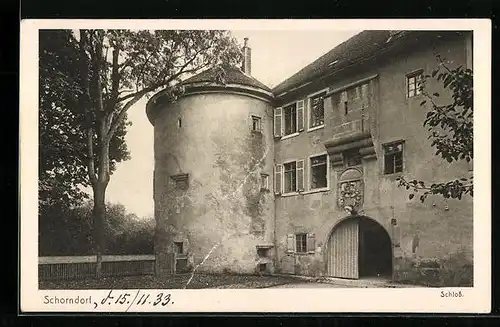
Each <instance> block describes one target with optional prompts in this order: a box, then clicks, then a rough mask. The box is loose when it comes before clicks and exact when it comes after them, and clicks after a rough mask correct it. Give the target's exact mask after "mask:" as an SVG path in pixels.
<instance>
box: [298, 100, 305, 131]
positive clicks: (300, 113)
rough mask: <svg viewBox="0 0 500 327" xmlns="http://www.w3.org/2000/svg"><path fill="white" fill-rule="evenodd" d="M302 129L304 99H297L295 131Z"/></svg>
mask: <svg viewBox="0 0 500 327" xmlns="http://www.w3.org/2000/svg"><path fill="white" fill-rule="evenodd" d="M303 130H304V100H299V101H297V131H299V132H302V131H303Z"/></svg>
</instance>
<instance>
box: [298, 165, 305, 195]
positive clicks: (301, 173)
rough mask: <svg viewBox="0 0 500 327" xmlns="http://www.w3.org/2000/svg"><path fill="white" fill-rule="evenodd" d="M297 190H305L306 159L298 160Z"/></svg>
mask: <svg viewBox="0 0 500 327" xmlns="http://www.w3.org/2000/svg"><path fill="white" fill-rule="evenodd" d="M296 167H297V170H296V171H297V191H303V190H304V160H299V161H297V164H296Z"/></svg>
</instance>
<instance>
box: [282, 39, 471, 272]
mask: <svg viewBox="0 0 500 327" xmlns="http://www.w3.org/2000/svg"><path fill="white" fill-rule="evenodd" d="M433 50H436V51H437V52H438V53H440V54H441V55H442V56H443V57H445V58H446V59H447V60H448V63H449V65H450V66H452V67H453V66H457V65H460V64H463V65H466V64H468V65H470V52H468V51H466V43H465V41H464V40H454V41H452V42H442V43H440V44H436V46H435V48H434V49H432V48H431V47H429V48H427V49H425V50H421V51H414V52H412V53H409V54H404V55H400V56H397V57H391V58H390V60H388V61H387V62H385V63H384V64H381V65H379V66H377V67H372V68H371V70H370V69H368V70H366V71H364V72H362V73H359V74H357V75H355V76H350V77H346V78H344V79H342V80H341V81H333V82H332V83H330V84H329V85H323V86H321V87H318V88H317V89H316V91H317V90H320V89H321V88H323V87H325V86H328V87H329V88H330V90H332V89H337V88H340V87H343V86H344V85H347V84H349V83H352V82H355V81H358V80H361V79H363V78H366V77H369V76H374V75H377V77H376V78H375V79H374V80H372V82H371V94H372V101H371V104H370V106H369V108H367V110H366V114H367V115H368V116H369V121H368V124H367V128H369V129H370V131H371V135H372V139H373V142H374V148H375V152H376V159H370V160H364V161H363V175H364V183H365V188H364V205H363V211H364V215H366V216H368V217H370V218H372V219H374V220H375V221H377V222H378V223H380V224H381V225H382V226H383V227H384V228H385V229H386V230H387V232H388V234H389V235H390V236H391V238H392V240H393V242H394V243H398V244H400V247H396V248H395V249H394V256H395V260H394V270H395V276H394V277H395V278H396V279H404V278H400V277H401V276H399V275H398V271H402V270H403V268H402V265H403V262H404V261H405V260H406V261H408V260H413V259H415V260H417V259H418V260H422V259H432V258H438V259H442V260H445V259H446V258H447V256H448V255H449V254H450V253H459V252H460V253H464V255H463V257H464V258H465V259H464V260H465V261H466V262H471V261H472V244H473V243H472V199H471V198H470V197H468V196H466V197H465V198H464V199H462V200H461V201H458V200H446V201H445V200H444V199H443V198H442V197H437V196H436V197H429V198H428V199H427V200H426V202H425V203H423V204H422V203H420V201H419V200H418V195H417V196H416V197H415V198H414V199H413V200H409V199H408V195H409V192H407V191H406V190H404V189H402V188H398V187H397V181H396V178H397V177H398V176H399V175H401V174H393V175H390V176H389V175H384V174H383V150H382V145H383V144H384V143H387V142H392V141H398V140H404V142H405V147H404V171H403V175H404V176H405V177H407V178H410V179H417V180H424V181H430V182H432V181H446V180H448V179H452V178H457V177H468V176H469V174H471V173H472V172H471V171H470V170H469V168H470V167H469V165H467V164H462V163H451V164H449V163H447V162H446V161H444V160H442V159H441V158H440V157H437V156H435V154H434V153H435V150H434V149H433V148H431V146H430V141H429V140H428V139H427V136H428V134H427V131H426V129H425V128H424V127H423V126H422V124H423V121H424V118H425V114H426V109H424V108H422V107H421V106H420V103H421V102H422V101H423V98H422V96H416V97H414V98H410V99H407V98H406V95H405V88H406V74H408V73H410V72H413V71H415V70H418V69H424V71H425V73H430V72H431V71H432V70H433V69H434V68H435V67H436V66H437V61H436V58H435V56H434V53H433ZM428 87H429V88H430V89H433V90H435V91H436V92H439V93H441V97H442V98H443V100H444V101H449V98H448V97H447V96H446V94H444V92H443V90H442V89H441V87H440V85H438V84H436V83H429V84H428ZM313 92H314V90H311V93H313ZM306 96H307V95H306V94H304V95H303V96H301V97H302V98H305V97H306ZM301 97H299V98H301ZM299 98H298V99H299ZM331 99H333V98H330V99H327V100H326V101H325V127H324V128H322V129H319V130H314V131H303V132H301V133H300V134H299V135H298V136H296V137H292V138H290V139H286V140H275V161H276V163H282V162H284V161H286V160H290V159H304V160H307V158H308V156H310V155H313V154H316V153H321V152H324V151H325V147H324V145H323V142H324V141H326V140H328V139H331V138H332V135H333V133H334V128H335V125H338V122H339V120H341V116H342V115H343V114H342V113H339V110H340V109H339V108H338V107H336V106H335V105H334V104H333V103H332V101H333V100H331ZM357 119H359V117H358V118H357ZM307 169H308V167H307V166H306V176H308V170H307ZM339 169H342V168H341V167H340V168H337V167H330V176H329V183H330V185H329V190H328V191H324V192H316V193H308V190H307V187H306V192H304V193H303V194H298V195H292V196H281V197H276V221H277V223H276V242H277V243H276V246H277V268H278V269H279V270H282V271H283V270H290V267H292V266H293V265H294V266H295V273H297V274H306V275H315V274H324V273H325V271H326V266H325V256H324V254H325V244H326V243H327V240H328V237H329V234H330V232H331V231H332V228H333V227H334V226H335V225H336V223H337V222H338V221H339V220H340V219H342V218H344V217H345V216H346V213H345V212H343V211H341V210H340V209H339V208H338V207H337V202H336V201H337V174H338V170H339ZM306 181H307V178H306ZM307 185H308V183H307V182H306V186H307ZM391 219H396V221H397V226H398V228H393V227H392V226H391ZM301 232H306V233H314V234H315V236H316V252H315V254H305V255H294V256H290V255H287V254H286V241H287V234H296V233H301ZM417 240H418V241H417ZM416 243H418V246H414V245H417V244H416ZM414 249H415V251H413V250H414ZM412 258H413V259H412ZM285 266H286V268H284V267H285Z"/></svg>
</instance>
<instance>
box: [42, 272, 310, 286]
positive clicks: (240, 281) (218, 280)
mask: <svg viewBox="0 0 500 327" xmlns="http://www.w3.org/2000/svg"><path fill="white" fill-rule="evenodd" d="M190 277H191V275H190V274H185V275H176V276H172V277H164V278H158V277H156V276H152V275H151V276H129V277H105V278H102V279H100V280H97V279H95V278H88V279H82V280H68V281H40V282H39V289H41V290H50V289H65V290H68V289H69V290H71V289H74V290H76V289H182V288H188V289H202V288H231V289H232V288H240V289H241V288H265V287H272V286H278V285H285V284H297V283H301V284H303V283H304V280H300V279H296V278H291V277H282V276H255V275H209V274H195V275H194V277H193V279H192V280H191V282H190V283H189V285H188V286H187V287H186V284H187V282H188V280H189V278H190Z"/></svg>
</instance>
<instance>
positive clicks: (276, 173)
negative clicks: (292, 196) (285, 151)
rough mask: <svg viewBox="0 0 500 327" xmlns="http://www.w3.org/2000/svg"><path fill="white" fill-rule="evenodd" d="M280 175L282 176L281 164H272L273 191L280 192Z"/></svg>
mask: <svg viewBox="0 0 500 327" xmlns="http://www.w3.org/2000/svg"><path fill="white" fill-rule="evenodd" d="M282 176H283V165H281V164H276V165H275V166H274V193H275V194H281V193H282V189H283V187H282Z"/></svg>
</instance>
